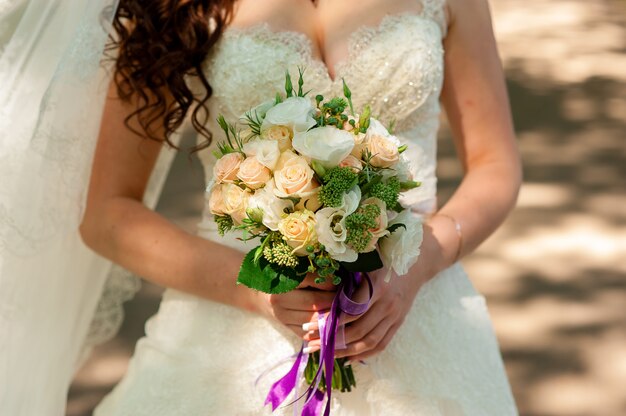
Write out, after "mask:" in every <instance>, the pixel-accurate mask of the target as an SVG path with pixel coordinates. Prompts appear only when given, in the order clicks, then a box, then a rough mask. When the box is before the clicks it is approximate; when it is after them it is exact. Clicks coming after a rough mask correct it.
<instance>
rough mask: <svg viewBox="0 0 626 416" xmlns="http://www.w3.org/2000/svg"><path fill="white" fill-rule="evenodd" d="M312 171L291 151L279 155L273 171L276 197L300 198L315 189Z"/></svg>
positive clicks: (315, 184)
mask: <svg viewBox="0 0 626 416" xmlns="http://www.w3.org/2000/svg"><path fill="white" fill-rule="evenodd" d="M313 174H314V172H313V169H311V167H310V166H309V164H308V163H307V161H306V159H305V158H303V157H301V156H298V155H296V154H295V153H293V152H291V151H286V152H284V153H282V154H281V156H280V158H279V159H278V163H277V164H276V170H275V171H274V183H275V185H276V195H277V196H278V197H281V198H284V197H290V196H294V197H302V196H304V194H306V193H308V192H311V191H312V190H313V189H315V188H317V187H318V186H319V184H317V183H316V182H315V180H314V179H313Z"/></svg>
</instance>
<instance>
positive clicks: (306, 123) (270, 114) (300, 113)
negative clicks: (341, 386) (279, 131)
mask: <svg viewBox="0 0 626 416" xmlns="http://www.w3.org/2000/svg"><path fill="white" fill-rule="evenodd" d="M314 113H315V107H314V106H313V104H312V103H311V100H310V99H308V98H305V97H289V98H287V99H285V101H283V102H282V103H279V104H276V105H275V106H274V107H272V108H270V109H269V110H268V111H267V113H266V114H265V119H263V124H261V133H263V132H264V131H266V130H268V129H269V128H270V127H272V126H286V127H288V128H289V129H290V130H291V133H292V135H295V134H296V133H300V132H303V131H307V130H308V129H310V128H311V127H313V126H314V125H315V120H314V119H313V114H314Z"/></svg>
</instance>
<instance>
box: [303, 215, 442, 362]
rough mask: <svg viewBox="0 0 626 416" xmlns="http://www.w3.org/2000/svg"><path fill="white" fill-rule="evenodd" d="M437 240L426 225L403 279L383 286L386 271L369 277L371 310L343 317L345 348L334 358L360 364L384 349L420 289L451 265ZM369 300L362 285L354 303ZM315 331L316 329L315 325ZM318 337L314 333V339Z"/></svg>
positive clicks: (315, 344)
mask: <svg viewBox="0 0 626 416" xmlns="http://www.w3.org/2000/svg"><path fill="white" fill-rule="evenodd" d="M431 222H432V221H431ZM443 225H444V226H445V225H446V224H445V223H444V224H443ZM452 239H454V236H453V237H452ZM440 240H441V241H443V240H444V239H443V238H441V236H439V237H437V238H435V237H434V236H433V234H432V228H431V226H430V225H425V227H424V240H423V242H422V246H421V255H420V258H419V259H418V261H417V263H416V264H415V265H414V266H413V267H412V268H411V270H410V271H409V273H408V274H407V275H406V276H401V277H398V276H395V274H394V275H393V276H392V277H391V280H390V281H389V282H385V276H386V274H387V270H386V269H381V270H377V271H375V272H372V273H369V276H370V278H371V280H372V285H373V286H374V295H373V298H372V299H371V301H370V307H369V309H368V310H367V312H365V313H364V314H363V315H360V316H347V315H344V316H342V319H341V323H344V324H346V328H345V341H346V345H347V348H345V349H341V350H336V352H335V357H337V358H340V357H350V360H353V361H356V360H362V359H365V358H367V357H370V356H372V355H375V354H377V353H379V352H381V351H383V350H384V349H385V348H386V347H387V345H388V344H389V342H390V341H391V339H392V338H393V336H394V335H395V334H396V332H397V331H398V328H400V326H401V325H402V323H403V322H404V318H405V317H406V315H407V313H408V312H409V310H410V309H411V306H412V305H413V301H414V299H415V297H416V296H417V293H418V292H419V290H420V288H421V287H422V285H423V284H424V283H426V282H427V281H428V280H430V279H431V278H432V277H433V276H435V275H436V274H437V272H439V271H440V270H442V269H444V268H445V267H447V266H448V265H449V264H451V258H450V253H449V252H450V249H449V247H447V246H448V245H449V244H446V247H447V248H446V249H443V247H442V246H441V245H440V244H441V243H440ZM453 245H454V241H453V242H452V246H453ZM368 296H369V288H368V287H367V283H365V282H364V283H362V284H361V286H360V287H359V289H358V290H357V292H356V293H355V296H354V298H353V299H354V300H355V301H356V302H365V301H367V297H368ZM314 327H315V328H316V329H317V325H314ZM318 336H319V334H317V332H316V333H315V335H314V337H315V338H317V337H318ZM319 345H320V341H319V339H315V340H312V341H310V342H309V345H308V346H309V347H310V348H311V351H315V350H317V349H318V348H319Z"/></svg>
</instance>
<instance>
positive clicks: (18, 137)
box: [0, 0, 173, 416]
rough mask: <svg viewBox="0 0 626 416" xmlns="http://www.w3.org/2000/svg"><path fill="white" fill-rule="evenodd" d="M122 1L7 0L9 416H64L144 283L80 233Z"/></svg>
mask: <svg viewBox="0 0 626 416" xmlns="http://www.w3.org/2000/svg"><path fill="white" fill-rule="evenodd" d="M116 6H117V1H116V0H89V1H84V0H0V42H1V43H0V409H1V412H2V414H7V415H12V416H22V415H25V416H32V415H44V414H45V415H62V414H63V413H64V409H65V402H66V394H67V389H68V386H69V384H70V382H71V379H72V376H73V374H74V372H75V369H76V366H77V365H78V364H79V362H80V361H81V357H83V356H84V351H85V347H86V346H89V345H92V344H94V343H95V342H98V341H102V340H104V339H106V338H107V337H109V336H111V335H112V334H113V333H114V332H115V331H116V330H117V327H118V326H119V323H120V322H121V308H120V304H121V301H122V300H123V299H125V298H128V297H129V293H130V294H132V293H134V291H135V290H136V288H137V282H136V281H133V280H132V279H129V278H128V276H127V275H126V274H125V273H123V272H122V271H121V270H120V269H119V268H115V269H114V268H113V266H112V265H111V263H110V262H108V261H106V260H105V259H103V258H101V257H99V256H97V255H96V254H94V253H93V252H91V251H90V250H89V249H87V248H86V247H85V246H84V245H83V243H82V241H81V240H80V237H79V234H78V225H79V224H80V220H81V215H82V213H83V207H84V200H85V196H86V191H87V185H88V180H89V173H90V167H91V161H92V157H93V152H94V149H95V143H96V138H97V134H98V129H99V124H100V119H101V114H102V108H103V105H104V97H105V95H104V94H105V91H106V88H107V84H108V82H109V75H110V73H109V72H108V71H106V70H105V69H104V67H103V66H102V65H101V58H102V53H103V49H104V45H105V43H106V41H107V34H108V31H109V30H110V26H111V19H112V16H113V13H114V11H115V8H116ZM172 157H173V152H171V151H163V152H162V154H161V156H160V159H159V162H158V163H157V169H155V171H154V173H153V176H152V178H151V182H150V185H149V189H148V192H147V193H146V198H145V202H146V204H147V205H150V206H153V205H154V204H155V203H156V200H157V196H158V194H159V193H160V190H161V186H162V184H163V181H164V179H165V176H166V173H167V171H168V169H169V165H170V162H171V160H172ZM112 272H113V276H114V277H113V278H112V279H109V280H108V283H107V277H108V276H109V275H110V274H111V273H112ZM103 293H105V296H104V297H102V294H103ZM96 311H97V313H96ZM94 316H95V318H94ZM90 328H91V329H90Z"/></svg>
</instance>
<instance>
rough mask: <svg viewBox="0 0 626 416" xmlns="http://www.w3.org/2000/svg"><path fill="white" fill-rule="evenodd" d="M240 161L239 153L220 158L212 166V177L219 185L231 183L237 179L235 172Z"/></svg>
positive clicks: (241, 158) (241, 156) (241, 157)
mask: <svg viewBox="0 0 626 416" xmlns="http://www.w3.org/2000/svg"><path fill="white" fill-rule="evenodd" d="M242 161H243V155H242V154H241V153H228V154H226V155H224V156H222V157H221V158H219V159H218V160H217V162H215V166H213V177H214V178H215V180H216V181H217V182H220V183H232V182H233V181H234V180H235V179H237V172H238V171H239V165H240V164H241V162H242Z"/></svg>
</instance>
